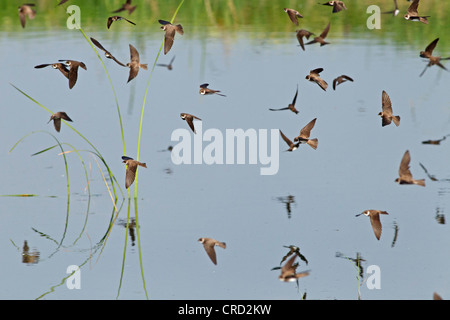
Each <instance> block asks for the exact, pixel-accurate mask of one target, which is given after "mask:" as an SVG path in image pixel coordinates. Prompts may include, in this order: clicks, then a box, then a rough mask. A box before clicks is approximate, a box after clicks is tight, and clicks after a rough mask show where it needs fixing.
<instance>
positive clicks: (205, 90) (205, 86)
mask: <svg viewBox="0 0 450 320" xmlns="http://www.w3.org/2000/svg"><path fill="white" fill-rule="evenodd" d="M208 86H209V84H208V83H203V84H201V85H200V91H199V92H200V94H202V95H207V94H217V95H219V96H222V97H226V95H224V94H221V93H219V92H220V90H213V89H209V88H208Z"/></svg>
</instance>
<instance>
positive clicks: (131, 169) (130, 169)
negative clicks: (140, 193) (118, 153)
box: [122, 156, 147, 189]
mask: <svg viewBox="0 0 450 320" xmlns="http://www.w3.org/2000/svg"><path fill="white" fill-rule="evenodd" d="M122 160H123V161H122V163H125V164H126V165H127V170H126V173H125V188H126V189H128V188H129V187H130V186H131V185H132V184H133V182H134V179H135V177H136V170H137V167H138V166H141V167H144V168H147V164H145V163H142V162H139V161H137V160H134V159H133V158H130V157H127V156H122Z"/></svg>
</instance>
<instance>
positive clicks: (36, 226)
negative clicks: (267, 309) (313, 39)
mask: <svg viewBox="0 0 450 320" xmlns="http://www.w3.org/2000/svg"><path fill="white" fill-rule="evenodd" d="M320 9H322V8H320ZM174 10H175V8H173V9H172V10H171V12H173V11H174ZM182 11H183V7H182V9H181V11H180V14H181V12H182ZM327 11H328V10H327ZM348 11H349V10H348ZM345 14H346V12H343V13H342V16H344V15H345ZM183 15H184V16H187V13H186V12H184V13H183ZM280 15H281V16H283V15H285V13H284V12H282V11H281V13H280ZM125 16H127V15H125ZM131 17H133V16H131ZM131 17H130V18H131ZM330 17H331V16H330ZM14 18H16V17H14ZM331 18H332V19H338V16H336V15H335V16H332V17H331ZM393 19H394V18H393ZM395 19H398V20H396V22H395V23H396V24H399V25H403V24H407V23H409V22H408V21H404V20H403V19H402V18H401V17H396V18H395ZM282 21H283V23H285V24H286V28H285V29H288V30H290V31H285V30H279V29H276V30H277V31H274V32H269V33H268V32H267V31H266V30H263V29H261V27H259V26H252V25H246V26H245V27H244V26H242V27H241V28H237V30H236V29H234V30H233V31H232V32H228V31H227V29H226V28H223V27H221V26H217V27H215V26H209V27H208V28H201V27H200V26H199V25H195V26H192V28H191V27H190V25H193V23H192V21H189V20H187V21H186V22H184V21H183V20H181V19H177V22H178V23H181V24H183V27H184V29H185V35H184V36H180V35H178V34H177V35H176V36H175V43H174V46H173V48H172V50H171V51H170V52H169V53H168V54H167V55H166V56H164V55H161V56H160V57H159V60H158V63H168V62H169V61H170V59H171V58H172V57H173V56H174V55H175V56H176V58H175V61H174V68H173V70H171V71H169V70H167V69H166V68H162V67H156V68H155V70H154V72H153V75H152V78H151V81H150V87H149V92H148V96H147V101H146V105H145V112H144V120H143V129H142V140H141V150H140V160H141V161H143V162H146V163H147V166H148V168H147V169H143V168H141V169H139V175H138V179H139V181H138V182H139V184H138V185H139V189H138V197H137V212H138V223H139V232H138V234H136V231H137V230H134V235H135V236H136V238H134V239H132V238H131V237H130V233H129V232H128V233H126V228H125V227H124V226H125V225H126V220H127V216H128V213H129V217H130V222H131V221H132V219H134V217H135V203H134V199H132V200H131V206H129V202H128V194H127V193H126V192H125V191H124V187H123V185H124V183H123V181H124V175H125V167H124V165H123V164H122V163H121V156H122V155H123V153H124V152H123V146H122V140H121V133H120V127H119V121H118V115H117V110H116V105H115V102H114V96H113V94H112V91H111V86H110V84H109V82H108V79H107V77H106V75H105V71H104V70H103V68H102V65H101V64H100V62H99V60H98V58H97V56H96V55H95V53H94V52H93V50H92V48H91V47H90V46H89V44H88V43H87V42H86V40H85V39H84V37H83V36H82V34H81V33H80V32H79V31H76V30H73V31H70V30H67V29H60V30H57V31H46V30H39V28H33V26H32V22H34V21H31V22H29V23H28V22H27V23H28V25H27V28H26V29H25V30H20V29H21V27H20V24H19V21H18V19H17V21H15V22H16V24H17V26H16V30H15V31H14V32H9V31H8V32H7V31H5V32H2V33H0V45H1V47H2V48H3V49H2V51H1V53H0V57H1V58H2V61H6V62H7V63H5V64H3V66H2V72H1V73H0V92H1V96H2V97H3V103H2V105H3V107H2V108H3V114H4V115H3V117H2V120H1V125H0V130H1V136H2V139H1V142H0V146H1V149H2V152H1V153H0V163H1V164H2V167H3V170H2V175H1V177H2V181H3V182H4V183H3V184H2V186H1V187H0V194H1V195H16V194H36V195H37V196H36V197H25V198H24V197H1V198H0V212H1V226H2V227H1V233H0V252H1V253H2V261H3V262H2V264H1V265H2V266H1V270H2V272H3V274H7V275H8V276H7V277H3V283H2V286H1V288H2V289H0V297H1V298H3V299H36V298H44V299H115V298H119V299H146V298H147V296H148V298H149V299H301V297H302V295H303V294H304V293H305V292H306V294H307V296H306V298H307V299H357V297H358V279H357V275H358V271H357V270H356V268H355V267H354V265H353V264H352V262H351V261H350V260H347V259H343V258H340V257H336V254H337V253H338V254H339V253H342V254H343V255H346V256H348V257H349V258H355V257H356V255H357V253H358V252H359V253H360V254H361V256H362V258H363V259H365V262H363V264H362V266H363V267H364V272H365V271H366V270H367V268H368V267H369V266H370V265H376V266H378V267H379V268H380V271H381V278H380V280H381V288H380V289H372V290H370V289H368V287H367V286H366V284H365V283H364V284H362V286H361V298H362V299H431V297H432V294H433V292H438V293H439V294H441V295H442V297H444V298H446V297H450V289H449V288H450V277H449V275H448V270H449V267H450V258H449V255H448V250H447V244H448V243H449V242H450V236H449V230H448V228H449V227H448V224H446V223H445V222H446V221H445V220H446V219H448V210H449V208H450V184H449V182H448V181H446V179H450V169H449V166H448V164H449V156H450V152H449V145H448V143H449V142H448V141H446V140H444V141H443V142H442V143H441V145H425V144H422V141H424V140H428V139H439V138H442V137H443V136H445V135H447V134H450V95H449V92H448V87H449V81H450V78H449V77H450V74H448V73H447V72H446V71H443V70H440V69H439V68H438V67H436V66H433V67H432V68H430V69H428V70H427V71H426V73H425V74H424V76H423V77H419V74H420V72H421V71H422V70H423V68H424V66H425V64H426V63H425V62H424V61H421V58H419V51H421V50H423V49H424V48H425V47H426V46H427V45H428V44H429V43H430V42H431V41H432V40H433V39H435V38H436V37H441V40H440V41H441V42H440V43H439V44H438V46H437V47H436V49H435V54H438V55H442V56H449V55H450V52H448V51H446V50H445V48H448V47H449V42H448V39H445V37H444V34H435V35H432V36H431V37H430V38H429V37H424V39H421V40H420V41H419V40H414V41H412V42H411V44H407V45H405V44H402V43H398V42H397V41H395V40H393V39H394V38H396V37H397V36H398V35H395V32H392V34H393V35H392V37H389V36H386V37H380V36H379V34H377V32H386V31H384V30H383V29H382V31H371V30H368V29H365V30H364V31H362V32H358V33H354V34H353V33H351V32H348V33H342V32H341V31H337V32H334V31H333V27H332V28H331V30H330V33H329V35H328V40H329V42H331V44H330V45H328V46H325V47H319V46H318V45H313V46H307V48H306V51H304V52H303V51H301V50H300V48H299V47H298V46H297V41H296V39H295V33H294V31H295V29H296V28H295V26H294V25H289V24H290V21H289V20H288V18H287V17H285V19H282ZM433 23H435V24H437V23H440V24H441V28H442V23H444V22H443V21H433ZM115 24H116V25H115ZM115 24H113V28H114V27H115V29H114V31H107V30H106V28H104V26H102V27H100V26H98V27H88V26H83V27H84V31H85V32H86V34H87V35H88V36H92V37H94V38H96V39H97V40H99V41H100V42H101V43H102V44H103V46H104V47H105V48H107V49H108V50H110V51H111V52H112V53H113V54H114V56H115V57H116V58H118V59H119V60H120V61H122V62H125V63H126V62H128V61H129V49H128V44H129V43H131V44H133V45H134V46H135V47H136V48H137V50H138V51H139V53H140V58H141V62H143V63H148V64H149V66H150V70H151V66H152V65H153V62H154V60H155V58H156V55H157V52H158V50H159V48H160V46H161V41H162V36H163V33H162V31H161V30H159V24H157V23H154V24H152V25H151V27H149V28H147V27H146V28H145V29H143V28H136V30H137V31H136V32H133V31H134V29H133V26H131V25H128V24H127V23H126V22H115ZM325 25H326V23H325V24H324V23H322V22H320V21H319V22H318V23H315V24H313V25H311V26H308V27H307V28H308V29H311V31H313V32H315V33H317V34H319V33H320V32H321V30H322V29H323V28H324V27H325ZM300 27H302V25H301V26H300ZM303 27H305V28H306V25H303ZM409 27H410V28H414V30H420V29H421V28H430V27H431V24H430V25H428V26H425V25H419V24H415V23H411V24H410V26H408V28H409ZM355 28H360V29H361V26H359V25H358V26H356V27H355ZM190 29H192V30H195V33H191V31H190ZM362 29H364V28H362ZM350 30H351V29H350ZM417 43H418V44H417ZM101 56H102V59H103V61H104V63H105V65H106V67H107V69H108V71H109V74H110V76H111V79H112V82H113V85H114V88H115V90H116V93H117V97H118V102H119V105H120V110H121V114H122V121H123V126H124V134H125V140H126V153H127V154H128V155H129V156H131V157H135V156H136V151H137V143H138V142H137V141H138V131H139V121H140V116H141V108H142V102H143V98H144V94H145V90H146V87H147V83H148V79H149V76H150V72H151V71H150V70H148V71H145V70H142V69H141V70H140V71H139V75H138V76H137V78H136V79H135V80H133V81H132V82H130V83H128V84H127V83H126V81H127V78H128V69H127V68H123V67H120V66H118V65H117V64H115V63H114V62H113V61H111V60H108V59H105V58H104V57H103V54H102V55H101ZM58 59H74V60H80V61H83V62H84V63H85V64H86V66H87V71H85V70H82V69H80V70H79V76H78V82H77V84H76V86H75V87H74V88H73V89H72V90H69V89H68V86H67V80H66V79H64V77H63V76H62V75H61V74H60V72H59V71H55V70H53V69H51V68H46V69H40V70H37V69H34V68H33V67H34V66H35V65H38V64H42V63H52V62H56V61H57V60H58ZM444 63H445V61H444ZM317 67H323V68H324V71H323V72H322V74H321V75H322V77H323V78H324V79H325V80H326V81H327V82H328V84H329V88H328V90H327V91H326V92H323V91H322V90H321V89H320V88H319V87H318V86H317V85H316V84H313V83H310V82H308V81H306V80H305V76H306V75H307V74H308V73H309V70H311V69H314V68H317ZM341 74H347V75H349V76H351V77H352V78H353V79H354V80H355V81H354V82H353V83H352V82H347V83H344V84H342V85H340V86H338V88H337V90H336V91H333V89H332V87H331V84H332V80H333V79H334V78H335V77H337V76H339V75H341ZM204 82H208V83H210V87H211V88H212V89H219V90H222V92H223V93H224V94H226V95H227V97H220V96H201V95H199V94H198V89H199V85H200V84H201V83H204ZM10 84H13V85H15V86H16V87H18V88H19V89H21V90H23V91H24V92H26V93H27V94H28V95H30V96H31V97H32V98H34V99H35V100H37V101H38V102H39V103H41V104H43V105H44V106H46V107H47V108H49V109H50V110H52V111H54V112H56V111H66V112H67V113H68V114H69V116H70V117H71V118H72V119H73V120H74V122H73V123H72V125H73V126H74V128H76V129H77V130H78V131H79V132H81V133H82V134H83V135H84V136H85V137H86V138H87V139H89V140H90V141H91V142H92V144H93V145H95V147H96V148H97V149H98V150H99V151H100V152H101V154H102V156H103V157H104V159H105V161H106V162H107V164H108V165H109V167H110V169H111V171H112V172H113V174H114V175H115V177H116V178H117V180H118V182H119V184H120V186H121V188H122V190H123V191H124V196H123V197H122V194H121V193H120V191H118V193H119V199H118V202H117V204H116V205H117V210H118V214H117V215H116V211H115V209H114V205H113V203H112V200H111V197H110V194H109V189H108V188H107V187H106V185H105V182H104V179H103V177H102V173H103V174H104V175H106V176H107V172H106V170H105V169H104V166H103V165H102V164H101V163H100V164H97V162H96V160H95V158H94V157H93V156H91V155H90V154H89V153H87V152H84V151H81V150H92V148H91V147H90V146H89V145H87V144H86V142H85V141H83V140H82V139H81V138H80V137H79V135H78V134H76V133H75V132H73V131H72V130H71V129H70V128H69V127H67V126H65V125H63V126H62V130H61V132H60V133H56V132H55V131H54V129H53V126H52V124H51V123H50V124H47V121H48V119H49V117H50V114H49V113H47V112H46V111H45V110H43V109H42V108H40V107H39V106H38V105H36V104H35V103H34V102H32V101H31V100H29V99H28V98H27V97H25V96H24V95H22V94H21V93H20V92H18V91H16V90H15V89H14V88H13V87H12V86H11V85H10ZM297 85H298V88H299V95H298V99H297V104H296V106H297V108H298V109H299V111H300V113H299V114H298V115H295V114H293V113H292V112H290V111H283V112H281V111H280V112H271V111H269V110H268V108H281V107H285V106H287V105H288V104H289V103H290V102H291V101H292V98H293V96H294V94H295V90H296V87H297ZM382 90H385V91H386V92H387V93H388V94H389V95H390V98H391V100H392V104H393V109H394V114H398V115H400V116H401V124H400V126H399V127H395V126H394V125H390V126H387V127H382V126H381V119H380V118H379V117H378V116H377V114H378V112H380V111H381V92H382ZM180 112H187V113H191V114H194V115H196V116H198V117H200V118H201V119H202V128H203V132H205V131H206V130H207V129H210V128H214V129H218V130H220V131H221V132H223V133H225V131H226V129H238V128H242V129H244V130H247V129H256V130H258V129H268V130H270V129H281V130H283V132H284V133H285V134H287V135H288V136H289V137H292V138H293V137H294V136H296V135H297V134H298V132H299V130H300V129H301V128H302V127H303V126H304V125H306V123H308V122H309V121H310V120H312V119H313V118H317V122H316V125H315V127H314V129H313V130H312V132H311V137H313V138H314V137H317V138H318V139H319V147H318V149H317V150H313V149H312V148H310V147H308V146H301V147H300V148H299V150H296V151H295V152H292V153H288V152H283V151H284V150H285V149H287V146H286V145H285V143H284V142H283V141H282V140H281V139H280V140H279V171H278V173H277V174H276V175H272V176H261V175H260V167H261V164H259V163H258V164H255V165H251V164H243V165H237V164H234V165H225V164H224V165H206V164H201V165H175V164H173V162H172V160H171V157H170V153H169V152H161V150H165V149H167V147H168V146H169V145H175V144H176V142H173V141H171V134H172V132H173V131H174V130H175V129H178V128H184V129H186V128H188V127H187V124H186V123H185V122H184V121H182V120H181V119H180V117H179V113H180ZM196 125H197V123H196ZM35 131H36V133H34V134H31V135H30V136H28V137H27V138H25V139H24V140H23V141H22V142H21V143H20V144H19V145H18V146H17V147H16V148H15V149H14V150H13V151H12V152H11V153H9V150H10V149H11V148H12V147H13V146H14V144H15V143H16V142H17V141H18V140H19V139H21V138H22V137H23V136H25V135H26V134H29V133H30V132H35ZM50 134H52V135H54V136H55V137H57V139H58V140H59V141H60V142H61V143H63V148H64V149H65V150H72V148H73V147H74V148H76V149H78V150H80V154H81V156H82V158H83V161H84V163H85V166H86V170H87V175H88V178H89V190H88V189H87V188H86V185H87V182H86V175H85V171H84V167H83V166H82V164H81V162H80V159H79V158H78V156H77V155H76V153H73V152H72V153H68V154H66V157H67V162H68V168H69V179H70V198H68V196H67V181H66V171H65V166H64V159H63V157H62V156H61V155H60V152H61V151H60V149H59V147H57V148H54V149H52V150H50V151H47V152H44V153H42V154H39V155H36V156H31V155H32V154H34V153H36V152H39V151H41V150H43V149H45V148H48V147H51V146H53V145H55V143H56V142H55V139H54V138H53V137H52V135H50ZM198 134H199V133H198ZM224 135H225V134H224ZM69 144H70V145H69ZM207 144H208V143H206V142H205V143H204V145H207ZM406 150H409V151H410V153H411V171H412V174H413V176H414V177H415V178H417V179H419V178H426V184H427V185H426V187H425V188H422V187H419V186H404V185H402V186H399V185H397V184H395V183H394V180H395V178H396V177H397V176H398V167H399V164H400V160H401V158H402V156H403V154H404V152H405V151H406ZM420 163H421V164H422V165H423V166H424V167H425V168H427V169H428V171H429V173H430V174H432V175H435V176H436V178H438V179H442V181H432V180H430V179H429V178H428V177H427V176H426V173H425V172H424V170H423V169H422V167H421V166H420ZM99 166H100V168H101V171H100V170H99ZM107 179H109V178H107ZM107 182H108V186H109V187H111V184H110V181H109V180H107ZM130 189H131V190H132V192H131V194H132V196H133V194H134V185H133V186H132V187H131V188H130ZM289 196H293V200H294V203H292V204H291V212H290V213H289V212H288V211H287V210H286V205H285V203H283V201H285V200H286V199H287V198H288V197H289ZM366 209H379V210H386V211H388V212H389V215H387V216H382V217H381V222H382V224H383V233H382V236H381V239H380V241H377V240H376V238H375V237H374V234H373V232H372V229H371V226H370V221H369V219H368V218H367V217H364V216H361V217H355V215H356V214H358V213H360V212H362V211H363V210H366ZM437 218H441V219H437ZM111 219H115V220H114V221H113V227H112V229H111V231H110V233H109V234H108V227H109V224H110V223H111ZM442 219H444V221H442ZM133 221H134V220H133ZM395 228H397V229H398V232H397V233H396V231H395V230H396V229H395ZM106 236H107V238H106V240H105V237H106ZM137 236H139V237H137ZM204 236H206V237H212V238H215V239H218V240H220V241H224V242H226V243H227V248H226V249H225V250H223V249H221V248H217V249H216V253H217V257H218V265H217V266H215V265H213V264H212V263H211V261H210V260H209V258H208V257H207V255H206V253H205V251H204V250H203V247H202V245H201V244H200V243H198V242H197V239H198V238H200V237H204ZM24 241H27V245H28V247H29V249H28V255H24V254H23V246H24ZM287 245H296V246H298V247H300V251H301V253H302V254H303V255H304V256H305V257H306V258H307V260H308V265H306V264H305V263H304V262H300V266H299V267H298V271H303V270H310V271H311V273H310V275H309V276H308V277H305V278H302V279H300V281H299V287H297V286H296V284H295V282H294V283H283V282H280V281H279V280H278V275H279V271H278V270H274V271H272V270H271V269H272V268H274V267H277V266H279V264H280V260H281V258H282V257H283V256H284V255H285V254H286V253H287V251H288V249H286V248H284V247H283V246H287ZM139 248H140V250H139ZM70 265H81V266H82V267H81V289H79V290H76V289H73V290H69V289H68V287H67V285H66V283H65V278H67V277H68V273H67V272H66V270H67V268H68V266H70ZM365 275H366V276H367V275H368V274H367V273H365ZM144 283H145V287H144Z"/></svg>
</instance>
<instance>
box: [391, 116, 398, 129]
mask: <svg viewBox="0 0 450 320" xmlns="http://www.w3.org/2000/svg"><path fill="white" fill-rule="evenodd" d="M392 121H393V122H394V123H395V125H396V126H397V127H398V126H399V124H400V116H393V117H392Z"/></svg>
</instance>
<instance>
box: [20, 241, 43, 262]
mask: <svg viewBox="0 0 450 320" xmlns="http://www.w3.org/2000/svg"><path fill="white" fill-rule="evenodd" d="M39 255H40V253H39V251H36V250H35V249H32V251H30V247H29V246H28V242H27V240H25V241H24V242H23V249H22V263H26V264H36V263H38V262H39Z"/></svg>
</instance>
